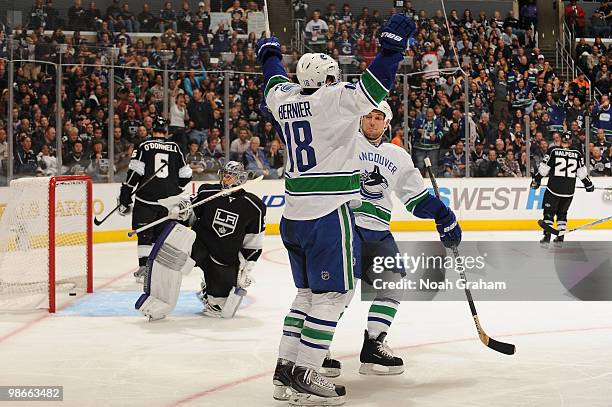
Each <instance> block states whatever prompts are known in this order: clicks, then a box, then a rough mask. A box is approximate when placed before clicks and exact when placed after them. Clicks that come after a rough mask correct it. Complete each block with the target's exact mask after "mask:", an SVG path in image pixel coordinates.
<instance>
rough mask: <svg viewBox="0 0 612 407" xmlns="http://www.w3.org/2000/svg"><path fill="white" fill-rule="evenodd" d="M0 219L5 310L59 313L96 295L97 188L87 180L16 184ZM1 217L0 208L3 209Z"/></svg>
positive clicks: (0, 303) (0, 298)
mask: <svg viewBox="0 0 612 407" xmlns="http://www.w3.org/2000/svg"><path fill="white" fill-rule="evenodd" d="M7 198H8V199H7V200H6V201H5V202H6V206H5V208H4V210H3V211H2V215H1V218H0V310H32V309H37V308H48V309H49V312H55V309H56V290H57V291H58V292H69V293H77V292H92V291H93V287H92V225H91V220H92V187H91V179H90V178H89V177H86V176H58V177H41V178H21V179H17V180H14V181H11V184H10V187H9V188H8V197H7ZM0 211H1V208H0Z"/></svg>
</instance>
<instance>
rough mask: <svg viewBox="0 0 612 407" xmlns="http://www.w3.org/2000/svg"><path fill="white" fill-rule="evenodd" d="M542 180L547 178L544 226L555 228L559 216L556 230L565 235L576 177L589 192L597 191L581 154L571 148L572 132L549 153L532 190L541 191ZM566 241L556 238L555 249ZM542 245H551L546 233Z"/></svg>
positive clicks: (563, 136) (533, 183)
mask: <svg viewBox="0 0 612 407" xmlns="http://www.w3.org/2000/svg"><path fill="white" fill-rule="evenodd" d="M551 171H552V173H551ZM543 177H548V185H547V186H546V192H545V193H544V202H543V206H544V223H546V224H547V225H549V226H552V225H553V223H554V222H555V216H556V217H557V230H559V231H565V230H566V229H567V211H568V210H569V207H570V205H571V203H572V199H574V191H575V190H576V177H578V178H580V180H581V181H582V184H583V185H584V187H585V189H586V191H587V192H593V191H595V186H594V185H593V182H591V179H590V178H589V173H588V171H587V168H586V166H585V165H584V156H583V155H582V152H581V151H580V150H578V149H577V148H575V147H573V146H572V132H571V131H566V132H564V133H563V134H562V135H561V146H553V147H551V148H549V149H548V152H547V153H546V155H545V156H544V158H543V159H542V162H541V163H540V166H539V167H538V172H537V173H536V174H535V175H534V176H533V180H532V181H531V188H532V189H537V188H539V187H540V184H541V183H542V178H543ZM564 239H565V236H557V237H556V238H555V240H554V243H555V245H558V246H560V245H562V244H563V240H564ZM540 243H541V244H542V245H545V246H547V245H548V244H549V243H550V232H549V231H547V230H544V237H543V238H542V239H541V240H540Z"/></svg>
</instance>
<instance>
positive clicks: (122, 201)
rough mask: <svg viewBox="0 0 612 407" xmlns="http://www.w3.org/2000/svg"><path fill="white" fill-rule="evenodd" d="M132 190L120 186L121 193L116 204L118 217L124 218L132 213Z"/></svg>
mask: <svg viewBox="0 0 612 407" xmlns="http://www.w3.org/2000/svg"><path fill="white" fill-rule="evenodd" d="M133 202H134V201H132V188H131V187H130V186H129V185H127V184H123V185H121V192H120V193H119V198H117V203H118V205H119V215H121V216H126V215H128V214H129V213H130V212H131V211H132V203H133Z"/></svg>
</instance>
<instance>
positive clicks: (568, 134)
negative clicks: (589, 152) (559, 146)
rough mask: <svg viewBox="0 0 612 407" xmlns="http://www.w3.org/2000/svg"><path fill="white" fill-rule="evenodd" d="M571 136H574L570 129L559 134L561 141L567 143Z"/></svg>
mask: <svg viewBox="0 0 612 407" xmlns="http://www.w3.org/2000/svg"><path fill="white" fill-rule="evenodd" d="M572 137H574V135H573V134H572V132H571V131H564V132H563V133H562V134H561V141H565V142H567V143H569V142H571V141H572Z"/></svg>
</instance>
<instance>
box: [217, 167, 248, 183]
mask: <svg viewBox="0 0 612 407" xmlns="http://www.w3.org/2000/svg"><path fill="white" fill-rule="evenodd" d="M248 178H249V173H248V172H246V171H245V169H244V165H242V164H241V163H239V162H238V161H229V162H228V163H227V164H225V165H224V166H223V168H222V169H220V170H219V181H221V186H222V187H223V188H224V189H225V188H232V187H237V186H239V185H242V184H244V183H245V182H247V179H248Z"/></svg>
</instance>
